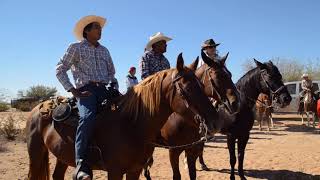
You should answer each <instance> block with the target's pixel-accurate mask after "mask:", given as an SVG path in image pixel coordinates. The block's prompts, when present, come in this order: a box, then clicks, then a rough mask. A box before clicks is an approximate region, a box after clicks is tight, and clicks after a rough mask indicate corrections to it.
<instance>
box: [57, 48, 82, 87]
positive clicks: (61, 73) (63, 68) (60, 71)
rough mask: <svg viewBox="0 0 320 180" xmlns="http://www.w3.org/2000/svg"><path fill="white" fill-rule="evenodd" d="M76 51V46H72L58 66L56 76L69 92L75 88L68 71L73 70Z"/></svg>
mask: <svg viewBox="0 0 320 180" xmlns="http://www.w3.org/2000/svg"><path fill="white" fill-rule="evenodd" d="M76 50H77V48H76V44H71V45H70V46H69V48H68V49H67V51H66V53H65V54H64V55H63V57H62V58H61V59H60V61H59V63H58V64H57V66H56V76H57V78H58V80H59V81H60V83H61V84H62V86H63V87H64V89H65V90H67V91H69V90H70V89H72V88H74V87H73V85H72V83H71V82H70V79H69V77H68V74H67V71H68V70H69V69H70V68H71V66H72V64H73V63H74V60H75V59H76Z"/></svg>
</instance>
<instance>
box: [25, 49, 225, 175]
mask: <svg viewBox="0 0 320 180" xmlns="http://www.w3.org/2000/svg"><path fill="white" fill-rule="evenodd" d="M196 67H197V61H196V62H194V63H193V64H191V65H190V67H189V68H188V67H184V61H183V58H182V55H181V54H180V55H179V56H178V59H177V65H176V69H169V70H165V71H161V72H159V73H156V74H155V75H153V76H150V77H149V78H146V79H145V80H144V81H142V82H141V83H140V84H138V85H137V86H135V87H134V88H133V89H131V90H130V91H129V92H128V93H127V94H126V95H124V96H123V97H121V98H120V100H118V101H117V102H118V103H117V104H118V106H119V110H116V111H111V110H107V109H104V110H103V111H102V112H101V113H100V114H98V115H97V123H96V126H95V128H96V129H95V131H94V135H93V138H92V140H94V144H96V148H97V149H98V150H99V152H100V154H99V155H100V156H99V157H100V159H99V160H98V161H90V162H92V164H90V166H91V167H92V169H99V170H105V171H108V179H110V180H119V179H122V177H123V175H124V174H126V179H127V180H136V179H139V175H140V173H141V171H142V168H143V167H144V165H145V164H146V161H147V159H148V158H150V156H151V155H152V153H153V150H154V145H153V144H152V142H155V139H156V136H157V134H158V132H159V131H160V129H161V127H162V126H163V125H164V124H165V122H166V121H167V119H168V117H169V116H170V114H172V113H173V112H177V113H179V114H181V115H182V116H183V117H186V119H189V120H190V122H189V123H190V124H193V125H194V126H199V125H200V124H201V125H202V126H206V127H207V129H208V131H209V133H213V132H216V131H219V130H220V127H221V125H220V124H221V123H220V122H218V115H217V112H216V111H215V109H214V108H213V107H212V104H211V102H210V101H209V99H208V97H207V96H206V95H205V94H204V92H203V90H202V85H201V83H200V82H199V81H198V79H197V77H196V76H195V74H194V71H195V69H196ZM190 117H197V118H190ZM202 117H203V118H202ZM64 128H66V129H67V128H69V127H68V126H65V127H64ZM26 129H27V145H28V153H29V163H30V164H29V175H28V178H29V179H31V180H39V179H40V180H42V179H44V180H46V179H49V161H48V152H49V151H50V152H51V153H52V154H53V155H54V156H56V158H57V163H56V167H55V170H54V173H53V179H64V174H65V171H66V169H67V167H68V166H75V159H74V142H73V141H72V140H65V139H63V138H62V136H69V137H71V139H72V138H73V139H74V133H75V128H74V127H73V128H70V129H68V130H69V131H66V132H69V134H67V135H65V134H59V133H58V132H57V131H56V130H55V127H54V126H53V122H52V120H51V118H49V119H43V118H42V117H41V114H40V112H39V107H36V108H34V109H33V111H32V112H31V116H30V118H29V119H28V121H27V127H26ZM88 157H89V159H90V158H91V156H90V155H88Z"/></svg>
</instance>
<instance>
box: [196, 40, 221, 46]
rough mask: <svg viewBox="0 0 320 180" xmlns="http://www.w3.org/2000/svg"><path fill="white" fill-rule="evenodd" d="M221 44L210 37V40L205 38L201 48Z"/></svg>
mask: <svg viewBox="0 0 320 180" xmlns="http://www.w3.org/2000/svg"><path fill="white" fill-rule="evenodd" d="M219 45H220V44H216V43H215V42H214V40H213V39H208V40H205V41H204V42H203V44H202V45H201V48H206V47H217V46H219Z"/></svg>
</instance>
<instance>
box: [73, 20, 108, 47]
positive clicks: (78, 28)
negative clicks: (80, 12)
mask: <svg viewBox="0 0 320 180" xmlns="http://www.w3.org/2000/svg"><path fill="white" fill-rule="evenodd" d="M106 21H107V20H106V19H105V18H103V17H101V16H95V15H89V16H85V17H83V18H81V19H80V20H79V21H78V22H77V24H76V25H75V27H74V29H73V33H74V35H75V36H76V38H77V40H79V41H81V40H83V39H84V37H83V29H84V28H85V27H86V26H87V25H88V24H90V23H93V22H97V23H99V24H100V26H101V28H103V26H104V25H105V24H106Z"/></svg>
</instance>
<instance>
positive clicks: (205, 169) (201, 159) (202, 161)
mask: <svg viewBox="0 0 320 180" xmlns="http://www.w3.org/2000/svg"><path fill="white" fill-rule="evenodd" d="M200 147H201V152H200V155H199V162H200V166H201V169H202V170H204V171H209V168H208V166H207V165H206V164H205V163H204V160H203V151H204V143H201V144H200Z"/></svg>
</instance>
